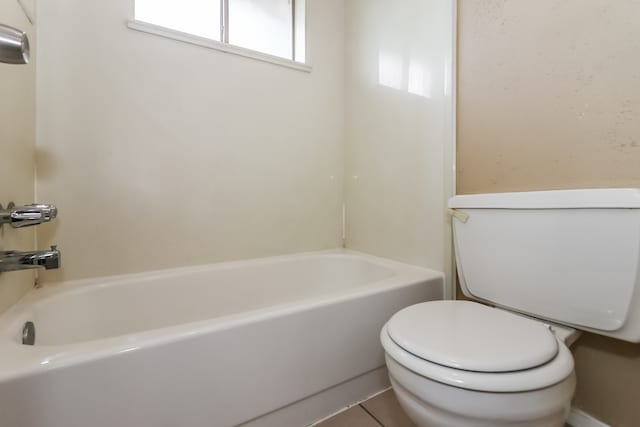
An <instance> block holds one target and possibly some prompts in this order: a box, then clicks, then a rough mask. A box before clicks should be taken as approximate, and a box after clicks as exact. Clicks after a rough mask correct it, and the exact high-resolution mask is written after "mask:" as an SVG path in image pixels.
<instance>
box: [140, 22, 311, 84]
mask: <svg viewBox="0 0 640 427" xmlns="http://www.w3.org/2000/svg"><path fill="white" fill-rule="evenodd" d="M127 27H129V28H130V29H132V30H135V31H141V32H143V33H149V34H153V35H156V36H160V37H165V38H168V39H172V40H177V41H181V42H184V43H190V44H193V45H196V46H200V47H206V48H208V49H214V50H218V51H221V52H225V53H231V54H233V55H238V56H244V57H245V58H251V59H255V60H258V61H262V62H268V63H271V64H275V65H279V66H281V67H286V68H291V69H293V70H298V71H303V72H306V73H310V72H311V70H312V68H311V65H309V64H303V63H301V62H296V61H292V60H290V59H286V58H280V57H279V56H274V55H269V54H268V53H262V52H258V51H255V50H251V49H245V48H243V47H239V46H234V45H232V44H226V43H221V42H219V41H216V40H211V39H208V38H205V37H199V36H196V35H193V34H189V33H184V32H182V31H177V30H172V29H171V28H166V27H161V26H159V25H153V24H150V23H148V22H143V21H137V20H135V19H131V20H129V21H127Z"/></svg>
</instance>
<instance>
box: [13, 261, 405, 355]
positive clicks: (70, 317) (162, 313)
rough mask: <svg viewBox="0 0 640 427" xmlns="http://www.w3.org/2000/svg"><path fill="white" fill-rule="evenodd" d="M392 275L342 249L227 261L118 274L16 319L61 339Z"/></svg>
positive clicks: (233, 311)
mask: <svg viewBox="0 0 640 427" xmlns="http://www.w3.org/2000/svg"><path fill="white" fill-rule="evenodd" d="M396 274H397V272H396V271H394V269H393V268H390V267H388V266H383V265H380V264H378V263H375V262H372V261H371V260H369V259H367V258H364V257H359V256H355V255H348V254H323V255H310V256H299V257H292V258H286V259H277V260H265V261H250V262H240V263H227V264H220V265H217V266H209V267H201V268H194V269H180V270H173V271H172V270H170V271H166V272H158V273H155V274H150V275H149V274H147V275H140V276H137V277H133V278H121V279H119V280H114V281H108V282H106V283H102V284H96V285H92V286H77V287H74V286H70V287H69V289H68V290H65V291H63V292H60V293H57V294H53V295H51V296H49V297H45V298H42V299H41V300H37V301H35V302H33V303H31V304H30V305H29V306H28V309H27V310H25V312H24V313H23V314H22V316H21V321H20V324H19V325H15V329H14V331H18V332H17V333H15V334H14V340H15V341H18V342H19V340H20V339H21V335H20V333H19V331H20V330H21V327H22V324H23V321H26V320H30V321H32V322H34V323H35V325H36V346H51V345H66V344H73V343H77V342H84V341H92V340H98V339H103V338H109V337H115V336H122V335H131V334H136V333H140V332H143V331H148V330H155V329H160V328H166V327H172V326H176V325H181V324H186V323H191V322H198V321H204V320H209V319H217V318H222V317H225V316H230V315H237V314H239V313H245V312H250V311H255V310H261V309H265V308H267V307H273V306H283V305H287V304H292V303H297V302H300V301H307V300H314V299H318V298H322V297H329V296H331V295H335V294H338V293H344V292H345V291H349V290H352V291H356V290H358V289H361V288H364V287H367V286H371V285H372V284H375V283H379V282H381V281H383V280H385V279H389V278H392V277H394V276H395V275H396Z"/></svg>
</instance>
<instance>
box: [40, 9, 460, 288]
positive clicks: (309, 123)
mask: <svg viewBox="0 0 640 427" xmlns="http://www.w3.org/2000/svg"><path fill="white" fill-rule="evenodd" d="M307 4H308V19H309V20H308V22H307V34H308V43H309V49H308V53H309V56H310V62H311V64H312V66H313V71H312V72H311V73H304V72H300V71H296V70H291V69H288V68H283V67H280V66H276V65H273V64H268V63H263V62H258V61H255V60H252V59H247V58H243V57H239V56H234V55H230V54H224V53H222V52H218V51H214V50H210V49H204V48H201V47H198V46H193V45H189V44H184V43H181V42H177V41H173V40H168V39H164V38H160V37H158V36H153V35H149V34H146V33H140V32H136V31H132V30H130V29H127V28H126V26H125V23H124V21H125V18H126V17H131V16H132V13H133V11H132V8H133V0H115V1H109V2H100V1H95V0H93V1H82V0H64V1H52V0H42V1H41V2H39V3H38V8H39V9H38V15H39V18H40V19H39V24H38V32H39V36H40V39H41V40H42V46H41V51H40V57H39V69H38V106H37V108H38V117H39V118H38V142H37V165H36V166H37V176H38V184H37V190H38V194H39V196H40V197H41V198H42V199H43V200H44V199H46V200H53V201H55V202H56V203H58V205H59V208H60V216H59V218H58V220H56V221H55V223H52V224H47V225H45V226H43V227H42V228H40V229H39V231H38V240H39V242H40V245H41V246H43V245H48V244H53V243H57V244H59V245H60V247H61V249H62V250H63V252H64V263H63V268H62V269H61V270H59V271H51V272H44V273H43V275H42V276H43V278H44V279H45V281H49V282H51V281H59V280H69V279H78V278H85V277H95V276H107V275H113V274H124V273H131V272H137V271H148V270H155V269H161V268H171V267H177V266H186V265H196V264H203V263H211V262H218V261H224V260H231V259H246V258H254V257H263V256H270V255H278V254H287V253H295V252H300V251H310V250H320V249H328V248H336V247H340V246H342V245H343V240H342V231H343V230H342V224H343V210H342V208H343V203H344V204H345V205H346V213H347V217H346V223H347V227H346V230H347V238H346V246H347V247H349V248H353V249H356V250H360V251H363V252H367V253H371V254H374V255H378V256H382V257H387V258H391V259H395V260H398V261H403V262H408V263H412V264H417V265H421V266H425V267H429V268H432V269H436V270H439V271H446V270H447V266H448V265H449V262H448V261H449V258H448V256H447V254H449V253H450V248H449V246H448V245H449V241H450V239H449V237H448V236H449V231H448V224H447V220H446V218H445V216H444V202H445V199H446V198H447V197H448V195H450V194H451V192H452V179H451V175H452V173H451V171H452V166H451V163H452V157H453V155H452V147H451V145H450V143H449V141H450V140H451V132H450V127H451V121H452V118H451V117H452V111H451V100H452V91H451V84H452V82H451V78H450V73H451V66H450V62H451V45H452V35H451V34H452V10H451V4H452V3H451V2H450V1H449V0H434V1H429V2H424V1H418V0H407V1H403V2H399V3H393V4H390V3H389V2H384V1H381V0H376V1H371V0H366V1H364V0H349V1H343V0H308V1H307ZM345 15H346V18H345ZM425 23H428V24H429V25H428V26H427V25H425ZM425 27H426V28H425ZM448 76H449V77H448ZM345 104H346V107H345ZM345 158H346V159H347V161H346V164H345ZM443 162H444V164H445V166H443ZM345 171H346V172H345ZM345 175H347V178H345ZM345 183H346V184H345ZM345 185H346V186H347V187H348V191H347V192H346V193H345V191H344V190H343V187H344V186H345Z"/></svg>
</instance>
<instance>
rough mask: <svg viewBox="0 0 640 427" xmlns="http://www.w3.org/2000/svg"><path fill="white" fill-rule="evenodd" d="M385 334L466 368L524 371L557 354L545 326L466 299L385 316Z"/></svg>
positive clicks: (419, 353)
mask: <svg viewBox="0 0 640 427" xmlns="http://www.w3.org/2000/svg"><path fill="white" fill-rule="evenodd" d="M387 332H388V334H389V337H390V338H391V339H392V340H393V341H394V342H395V343H396V344H397V345H398V346H400V347H402V348H403V349H404V350H406V351H407V352H409V353H411V354H413V355H414V356H417V357H419V358H421V359H424V360H427V361H429V362H433V363H437V364H439V365H442V366H447V367H450V368H454V369H461V370H466V371H475V372H511V371H522V370H525V369H531V368H534V367H537V366H540V365H543V364H545V363H547V362H549V361H551V360H552V359H553V358H554V357H556V354H557V353H558V342H557V340H556V339H555V336H554V335H553V333H552V332H551V331H550V330H549V329H548V328H547V327H546V326H545V325H544V324H542V323H540V322H537V321H535V320H531V319H527V318H525V317H522V316H518V315H515V314H513V313H509V312H507V311H503V310H499V309H495V308H491V307H487V306H485V305H482V304H478V303H475V302H470V301H431V302H427V303H422V304H417V305H413V306H411V307H407V308H405V309H404V310H401V311H399V312H398V313H396V314H395V315H394V316H393V317H392V318H391V320H389V323H388V324H387Z"/></svg>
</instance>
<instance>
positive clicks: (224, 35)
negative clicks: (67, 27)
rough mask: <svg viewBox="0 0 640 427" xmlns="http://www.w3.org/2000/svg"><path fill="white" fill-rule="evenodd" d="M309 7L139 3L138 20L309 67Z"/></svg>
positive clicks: (233, 0) (227, 1) (234, 0)
mask: <svg viewBox="0 0 640 427" xmlns="http://www.w3.org/2000/svg"><path fill="white" fill-rule="evenodd" d="M305 6H306V5H305V0H135V19H136V21H141V22H146V23H149V24H153V25H156V26H159V27H164V28H169V29H171V30H176V31H180V32H182V33H187V34H192V35H195V36H198V37H204V38H206V39H209V40H214V41H217V42H220V43H223V44H228V45H233V46H239V47H242V48H245V49H250V50H253V51H257V52H261V53H264V54H267V55H271V56H276V57H279V58H285V59H290V60H292V61H296V62H301V63H304V62H305V56H306V52H305Z"/></svg>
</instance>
